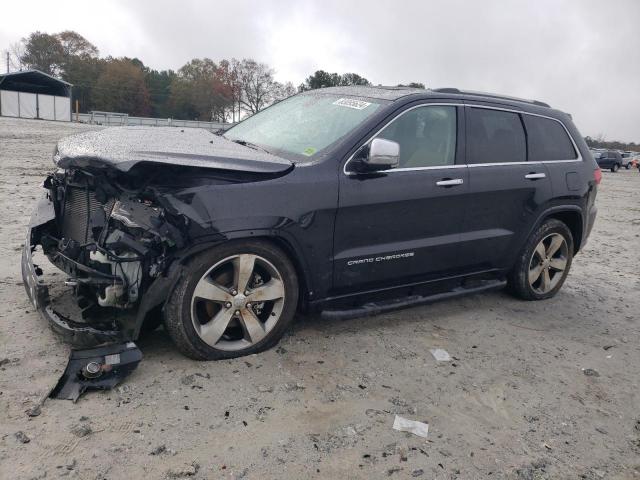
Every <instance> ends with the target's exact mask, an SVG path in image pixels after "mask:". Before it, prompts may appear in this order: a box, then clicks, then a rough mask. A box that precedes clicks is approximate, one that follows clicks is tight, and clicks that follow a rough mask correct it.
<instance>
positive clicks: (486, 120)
mask: <svg viewBox="0 0 640 480" xmlns="http://www.w3.org/2000/svg"><path fill="white" fill-rule="evenodd" d="M467 112H468V115H467V117H468V122H467V125H468V133H467V162H468V163H505V162H526V161H527V142H526V139H525V135H524V128H523V127H522V121H521V120H520V115H518V114H517V113H513V112H504V111H502V110H489V109H486V108H475V107H474V108H469V109H468V110H467Z"/></svg>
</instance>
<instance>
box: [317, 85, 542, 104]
mask: <svg viewBox="0 0 640 480" xmlns="http://www.w3.org/2000/svg"><path fill="white" fill-rule="evenodd" d="M306 93H307V94H313V93H330V94H334V95H353V96H357V97H366V98H377V99H381V100H391V101H395V100H398V99H400V98H403V97H407V96H409V95H415V96H419V97H420V98H460V99H463V100H464V99H467V100H469V99H475V100H485V101H491V102H497V103H505V104H510V105H513V104H514V103H515V104H525V105H529V106H533V105H535V106H537V107H544V108H551V107H550V106H549V105H548V104H546V103H544V102H539V101H537V100H526V99H523V98H516V97H509V96H506V95H497V94H493V93H484V92H473V91H468V90H459V89H457V88H436V89H422V88H411V87H385V86H377V87H373V86H371V87H369V86H351V87H327V88H322V89H320V90H310V91H308V92H306Z"/></svg>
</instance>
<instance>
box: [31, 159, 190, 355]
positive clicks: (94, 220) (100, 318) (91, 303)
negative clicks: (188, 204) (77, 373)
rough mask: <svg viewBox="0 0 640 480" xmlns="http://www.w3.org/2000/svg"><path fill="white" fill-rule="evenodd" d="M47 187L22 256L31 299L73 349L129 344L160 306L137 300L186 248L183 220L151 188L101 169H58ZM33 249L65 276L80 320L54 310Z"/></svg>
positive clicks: (49, 179)
mask: <svg viewBox="0 0 640 480" xmlns="http://www.w3.org/2000/svg"><path fill="white" fill-rule="evenodd" d="M44 186H45V188H46V194H45V197H44V198H42V199H41V200H40V202H39V203H38V205H37V207H36V211H35V212H34V214H33V217H32V220H31V222H30V225H29V231H28V235H27V241H26V242H25V249H24V252H23V261H22V271H23V277H24V283H25V287H26V289H27V293H28V295H29V297H30V298H31V300H32V302H33V303H34V305H35V306H36V308H38V310H39V311H40V312H41V313H42V314H43V315H44V316H45V317H46V318H47V320H49V321H50V323H51V325H52V326H53V327H54V329H55V330H56V331H57V332H58V333H61V334H62V335H63V336H64V337H65V338H66V339H67V340H68V341H69V342H70V343H71V344H72V345H74V346H77V347H93V346H97V345H102V344H105V343H121V342H127V341H132V340H134V339H135V338H137V336H138V334H139V332H140V329H141V328H142V325H143V323H144V321H145V319H146V317H147V315H148V314H149V312H150V310H152V309H153V308H154V307H156V306H157V305H149V302H142V301H141V297H142V293H143V292H145V291H147V290H149V289H150V288H151V285H152V284H153V283H154V282H155V280H156V279H158V278H159V277H163V276H164V277H166V274H167V272H168V266H169V263H170V260H171V259H172V257H173V256H175V254H176V252H178V251H180V250H181V249H182V247H183V246H184V245H185V240H186V237H187V235H188V223H189V221H188V219H187V218H186V217H185V216H180V215H171V214H170V213H168V212H167V211H166V209H165V208H163V207H162V206H161V204H160V203H159V202H158V200H157V199H158V195H157V194H154V193H152V190H150V189H147V188H143V189H142V190H136V189H134V188H133V186H132V185H122V184H120V183H119V182H118V181H117V177H112V176H110V175H109V174H108V173H106V172H98V171H96V172H91V171H88V170H74V169H70V170H60V171H58V172H56V173H54V174H52V175H50V176H49V177H48V178H47V179H46V181H45V183H44ZM130 188H131V189H130ZM37 247H40V249H41V250H42V253H44V255H46V256H47V258H48V259H49V261H50V262H51V263H52V264H53V265H55V266H56V267H58V268H59V269H61V270H62V271H64V272H65V273H66V275H67V280H66V282H65V283H66V285H67V286H69V287H71V289H72V290H73V294H74V296H75V300H76V303H77V307H78V309H79V313H80V318H77V319H72V318H69V317H67V316H66V315H64V314H63V313H61V312H58V311H56V310H55V308H54V307H53V306H52V305H51V301H50V300H51V299H50V298H49V288H48V286H47V285H46V284H45V283H44V281H43V280H42V279H41V277H42V270H41V268H40V267H38V266H37V265H35V264H34V263H33V259H32V255H33V252H34V251H35V250H36V248H37ZM161 283H166V279H165V282H161ZM141 305H143V306H144V308H146V310H142V309H140V306H141Z"/></svg>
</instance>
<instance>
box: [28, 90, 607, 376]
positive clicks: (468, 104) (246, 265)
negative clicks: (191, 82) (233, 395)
mask: <svg viewBox="0 0 640 480" xmlns="http://www.w3.org/2000/svg"><path fill="white" fill-rule="evenodd" d="M54 162H55V164H56V167H57V170H56V171H55V172H54V173H52V174H51V175H50V176H49V177H48V178H47V179H46V180H45V182H44V188H45V194H44V196H43V198H42V199H41V200H40V202H39V204H38V206H37V208H36V211H35V213H34V214H33V217H32V219H31V222H30V226H29V229H28V236H27V242H26V245H25V249H24V252H23V261H22V273H23V277H24V283H25V286H26V290H27V293H28V295H29V297H30V298H31V300H32V302H33V303H34V304H35V305H36V307H37V309H38V310H39V311H40V312H41V313H42V315H43V316H44V317H45V318H47V319H48V320H49V321H50V322H51V324H52V326H53V327H54V329H55V330H56V331H58V332H60V333H62V334H64V335H65V336H66V337H67V338H68V339H69V340H71V341H72V343H73V344H74V345H76V346H83V347H90V346H95V345H110V344H131V343H130V342H132V341H134V340H136V339H137V338H138V336H139V335H140V332H141V331H143V330H144V329H146V328H153V327H155V326H157V325H158V324H159V322H160V321H164V325H165V328H166V330H167V332H168V333H169V335H170V336H171V338H172V339H173V341H174V343H175V345H176V346H177V348H178V349H179V350H180V351H181V352H183V353H184V354H185V355H187V356H189V357H192V358H195V359H221V358H231V357H236V356H240V355H246V354H251V353H255V352H259V351H262V350H264V349H267V348H269V347H271V346H273V345H274V344H275V343H276V342H277V341H278V340H279V338H280V337H281V336H282V335H283V333H284V332H285V330H286V329H287V327H289V325H290V324H291V322H292V320H293V318H294V316H295V315H296V312H297V311H310V310H312V311H322V312H323V315H324V316H325V317H330V318H337V317H339V318H345V317H356V316H366V315H370V314H375V313H379V312H384V311H388V310H391V309H397V308H401V307H407V306H413V305H418V304H424V303H428V302H431V301H434V300H439V299H445V298H452V297H455V296H458V295H462V294H468V293H477V292H480V291H485V290H489V289H497V288H502V287H505V286H506V287H508V289H509V291H511V292H512V293H514V294H515V295H516V296H517V297H519V298H522V299H526V300H542V299H547V298H550V297H552V296H554V295H555V294H556V293H557V292H558V290H559V289H560V288H561V286H562V284H563V282H564V281H565V279H566V278H567V274H568V273H569V269H570V267H571V262H572V259H573V257H574V255H575V254H576V253H577V252H578V251H579V250H580V249H581V248H582V247H583V246H584V245H585V242H586V240H587V237H588V235H589V232H590V231H591V228H592V226H593V223H594V219H595V216H596V206H595V203H594V202H595V198H596V191H597V186H598V184H599V182H600V179H601V173H600V170H599V168H598V165H597V164H596V163H595V161H594V159H593V157H592V155H591V154H590V152H589V150H588V148H587V145H586V144H585V142H584V141H583V139H582V135H580V133H579V132H578V130H577V129H576V127H575V126H574V124H573V122H572V121H571V117H570V115H568V114H565V113H562V112H560V111H558V110H554V109H552V108H550V107H549V106H548V105H546V104H544V103H542V102H538V101H526V100H521V99H515V98H510V97H502V96H497V95H489V94H481V93H474V92H464V91H459V90H457V89H453V88H446V89H436V90H418V89H407V88H395V87H393V88H386V87H338V88H326V89H321V90H315V91H310V92H306V93H301V94H299V95H296V96H293V97H290V98H288V99H286V100H283V101H281V102H279V103H277V104H275V105H273V106H271V107H269V108H267V109H265V110H263V111H261V112H259V113H257V114H256V115H253V116H251V117H249V118H247V119H246V120H244V121H242V122H241V123H239V124H238V125H235V126H233V127H232V128H230V129H228V130H227V131H225V132H218V133H217V134H214V133H210V132H207V131H205V130H199V129H184V130H181V129H179V128H171V127H169V128H153V127H151V128H148V127H131V128H108V129H104V130H100V131H92V132H87V133H82V134H79V135H76V136H72V137H69V138H66V139H63V140H61V141H60V142H59V143H58V145H57V147H56V149H55V152H54ZM43 254H44V255H45V256H46V257H48V259H49V260H50V261H51V262H52V263H53V264H54V265H55V266H57V267H59V268H60V269H62V270H63V271H64V272H65V273H66V277H67V281H66V284H67V285H68V288H67V289H66V290H69V291H70V292H71V293H72V294H73V298H75V302H76V303H77V306H78V307H79V308H78V309H77V311H78V316H77V317H72V315H71V314H70V313H68V311H71V310H65V308H66V307H65V304H64V302H62V301H61V300H59V299H58V298H57V296H55V295H53V294H52V295H50V294H49V288H48V286H47V284H46V282H45V281H44V275H43V273H42V264H40V265H41V266H38V265H35V264H34V263H33V262H34V260H36V258H35V257H34V255H43ZM38 262H39V260H38ZM52 288H53V285H52ZM58 291H59V292H62V293H60V295H63V293H64V291H65V289H64V288H58ZM74 308H76V306H75V305H74ZM105 358H106V357H105ZM88 368H89V366H87V369H88ZM92 368H94V370H96V371H97V370H98V369H100V368H104V365H102V366H94V367H92ZM85 373H86V375H85V376H89V374H91V372H90V371H87V372H85Z"/></svg>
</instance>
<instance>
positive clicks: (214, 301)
mask: <svg viewBox="0 0 640 480" xmlns="http://www.w3.org/2000/svg"><path fill="white" fill-rule="evenodd" d="M284 300H285V288H284V282H283V281H282V276H281V275H280V272H278V270H277V269H276V267H275V266H274V265H273V264H272V263H271V262H269V261H268V260H266V259H265V258H262V257H260V256H258V255H253V254H248V253H243V254H238V255H233V256H231V257H227V258H225V259H223V260H221V261H219V262H218V263H216V264H215V265H214V266H213V267H211V268H210V269H209V270H207V272H206V273H205V274H204V275H203V276H202V277H201V278H200V280H199V281H198V283H197V284H196V287H195V289H194V291H193V294H192V298H191V320H192V322H193V327H194V329H195V331H196V333H197V334H198V336H199V337H200V339H201V340H202V341H203V342H205V343H206V344H208V345H210V346H211V347H214V348H217V349H220V350H242V349H245V348H248V347H250V346H252V345H254V344H256V343H258V342H260V341H261V340H262V339H263V338H264V337H265V336H266V335H267V334H268V333H269V332H270V331H271V330H273V328H274V327H275V326H276V324H277V323H278V320H279V319H280V316H281V314H282V309H283V307H284Z"/></svg>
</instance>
